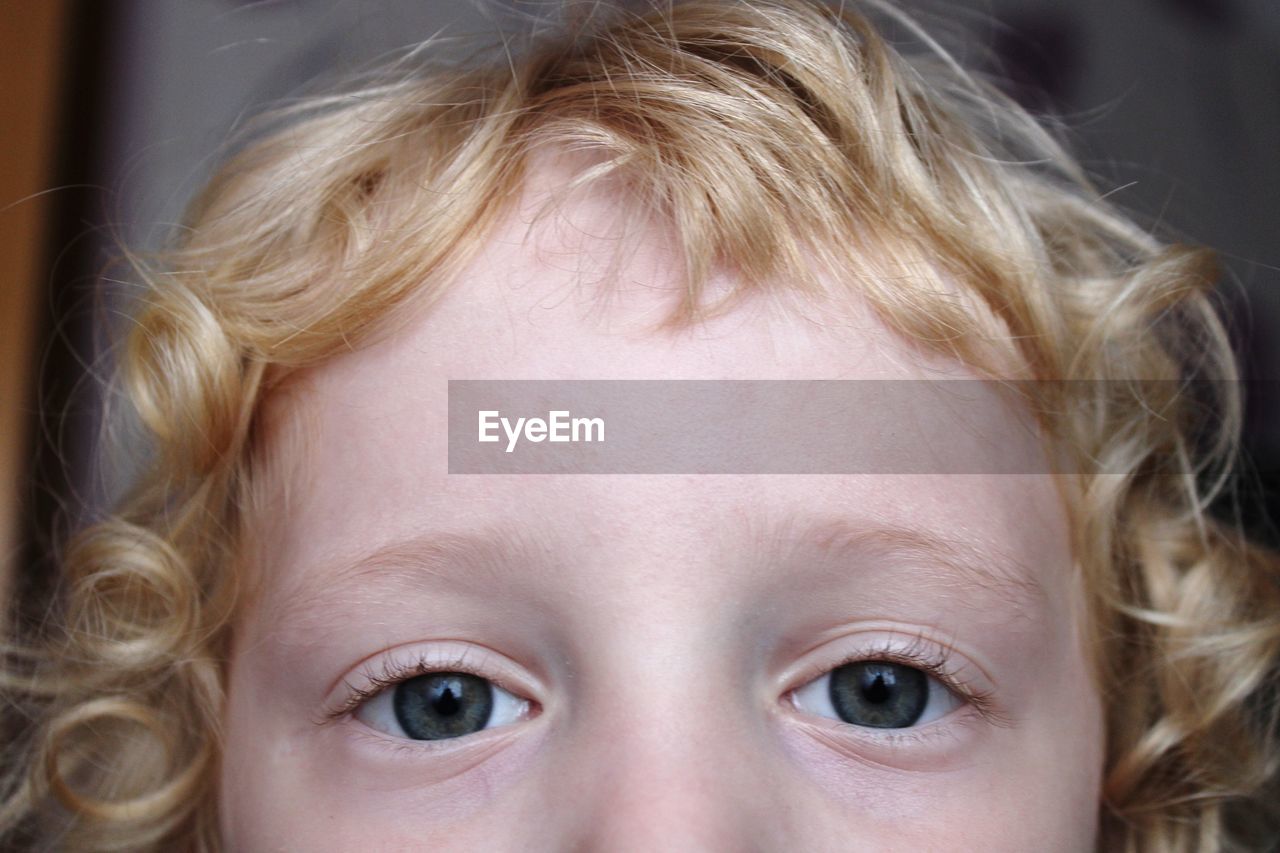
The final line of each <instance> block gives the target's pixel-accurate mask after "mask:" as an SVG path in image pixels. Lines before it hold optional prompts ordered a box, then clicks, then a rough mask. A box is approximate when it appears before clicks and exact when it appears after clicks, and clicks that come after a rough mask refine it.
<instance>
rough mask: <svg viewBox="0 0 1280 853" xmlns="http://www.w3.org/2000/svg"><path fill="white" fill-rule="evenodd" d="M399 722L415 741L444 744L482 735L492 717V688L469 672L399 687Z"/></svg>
mask: <svg viewBox="0 0 1280 853" xmlns="http://www.w3.org/2000/svg"><path fill="white" fill-rule="evenodd" d="M391 702H392V706H393V708H394V709H395V714H396V721H397V722H398V723H400V728H402V729H404V733H405V734H406V735H407V736H408V737H410V738H413V739H414V740H442V739H444V738H453V737H462V736H463V735H469V734H473V733H475V732H478V731H480V730H481V729H483V728H484V727H485V726H486V725H488V723H489V717H490V715H491V714H492V713H493V687H492V685H490V683H489V682H488V681H486V680H485V679H483V678H479V677H477V676H474V675H471V674H470V673H467V672H429V673H427V674H426V675H419V676H418V677H416V678H410V679H408V680H407V681H402V682H400V683H399V684H398V685H396V688H395V692H394V693H393V694H392V697H391Z"/></svg>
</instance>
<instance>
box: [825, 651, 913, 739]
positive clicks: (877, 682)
mask: <svg viewBox="0 0 1280 853" xmlns="http://www.w3.org/2000/svg"><path fill="white" fill-rule="evenodd" d="M830 695H831V705H832V707H833V708H835V711H836V715H837V716H839V717H840V719H841V720H843V721H844V722H846V723H852V724H853V725H855V726H867V727H869V728H877V729H904V728H908V727H910V726H912V725H914V724H915V722H916V721H917V720H919V719H920V717H921V716H922V715H923V714H924V710H925V707H926V706H927V705H928V704H929V679H928V677H927V676H926V675H925V674H924V673H923V672H921V671H920V670H918V669H916V668H915V667H911V666H905V665H903V664H899V663H891V662H889V661H855V662H853V663H847V664H845V665H844V666H841V667H837V668H836V669H834V670H832V671H831V687H830Z"/></svg>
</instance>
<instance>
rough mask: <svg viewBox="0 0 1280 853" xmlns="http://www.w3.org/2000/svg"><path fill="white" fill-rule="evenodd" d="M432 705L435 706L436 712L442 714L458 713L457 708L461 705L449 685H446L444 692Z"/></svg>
mask: <svg viewBox="0 0 1280 853" xmlns="http://www.w3.org/2000/svg"><path fill="white" fill-rule="evenodd" d="M432 706H433V707H434V708H435V710H436V713H437V714H443V715H445V716H452V715H454V714H456V713H458V708H460V707H462V705H461V703H460V702H458V698H457V697H456V696H454V695H453V689H452V688H451V687H446V688H445V689H444V693H442V694H441V695H440V698H439V699H437V700H436V701H435V702H434V703H432Z"/></svg>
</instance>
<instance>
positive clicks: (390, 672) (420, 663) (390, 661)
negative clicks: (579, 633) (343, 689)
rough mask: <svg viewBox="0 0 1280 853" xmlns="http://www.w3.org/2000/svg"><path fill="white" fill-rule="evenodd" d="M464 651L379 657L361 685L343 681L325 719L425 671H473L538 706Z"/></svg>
mask: <svg viewBox="0 0 1280 853" xmlns="http://www.w3.org/2000/svg"><path fill="white" fill-rule="evenodd" d="M468 657H469V655H468V653H467V651H463V652H460V653H455V654H449V655H447V656H437V655H431V654H427V653H418V654H416V655H415V657H414V659H413V660H412V661H411V662H409V663H408V664H403V663H400V662H398V661H396V660H395V659H394V658H392V657H385V658H383V659H382V664H381V669H380V670H379V671H378V672H377V673H376V674H375V673H373V672H366V673H365V675H364V680H365V681H367V684H366V685H365V686H360V687H357V686H354V685H352V684H351V683H350V682H348V683H347V691H348V692H347V696H346V698H345V699H343V700H342V703H341V704H340V705H338V706H337V707H336V708H334V709H333V710H331V711H328V712H326V713H325V714H324V720H325V721H336V720H339V719H342V718H343V717H347V716H351V715H352V714H354V713H355V712H356V710H358V709H359V708H360V706H361V705H363V704H364V703H365V702H368V701H369V700H371V699H373V698H374V697H375V696H377V695H378V694H380V693H382V692H383V691H384V690H391V689H394V688H395V687H396V686H397V685H399V684H402V683H404V682H406V681H408V680H409V679H411V678H417V677H418V676H419V675H429V674H430V673H433V672H465V673H468V674H469V675H474V676H476V677H477V678H483V679H484V680H485V681H490V682H492V683H494V684H496V685H497V686H499V687H501V688H502V689H503V690H506V691H507V692H509V693H511V694H513V695H515V696H519V697H520V698H521V699H523V700H524V701H525V702H527V703H528V704H529V709H530V711H534V710H535V709H536V708H537V707H538V703H537V702H535V701H534V700H532V699H530V698H528V697H527V696H525V695H524V691H522V690H520V689H518V688H515V687H512V686H511V685H509V684H507V683H505V681H504V680H503V679H502V678H500V677H495V676H494V675H493V674H492V673H491V672H490V673H488V674H487V673H486V671H487V670H491V669H492V667H485V666H476V665H475V664H473V663H472V662H471V661H469V660H468Z"/></svg>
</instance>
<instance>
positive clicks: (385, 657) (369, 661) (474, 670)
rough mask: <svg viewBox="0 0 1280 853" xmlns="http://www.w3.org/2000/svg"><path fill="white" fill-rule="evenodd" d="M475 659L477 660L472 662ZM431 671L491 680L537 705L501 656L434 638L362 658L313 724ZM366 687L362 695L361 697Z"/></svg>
mask: <svg viewBox="0 0 1280 853" xmlns="http://www.w3.org/2000/svg"><path fill="white" fill-rule="evenodd" d="M442 642H443V643H445V644H447V645H448V647H449V648H448V649H447V650H442V649H440V645H441V643H442ZM477 658H479V659H480V660H481V661H482V662H481V663H479V664H477V663H476V662H475V661H476V659H477ZM432 672H465V673H467V674H469V675H474V676H476V677H478V678H483V679H485V680H486V681H490V682H492V683H493V684H495V685H497V686H498V687H500V688H502V689H503V690H505V691H507V692H508V693H511V694H512V695H514V696H516V697H517V698H519V699H522V700H524V701H527V702H533V703H536V704H541V701H540V700H539V699H538V698H537V694H539V693H540V691H539V690H537V689H535V687H534V686H533V685H532V684H531V683H530V680H528V679H526V678H524V677H523V676H521V675H519V674H518V672H517V671H516V668H515V667H514V665H513V664H511V663H509V662H507V658H506V657H505V656H504V655H501V654H500V653H498V652H496V651H494V650H493V649H490V648H488V647H486V646H482V645H479V644H476V643H470V642H467V643H461V642H459V641H435V642H434V643H412V644H407V645H402V646H395V647H393V648H391V649H385V650H383V651H381V652H378V653H376V654H374V655H370V656H368V657H366V658H364V659H363V660H361V661H360V662H359V663H357V664H356V665H355V666H354V667H352V668H351V669H349V670H348V671H347V672H346V673H345V674H344V675H343V676H342V677H340V678H339V679H338V681H337V682H336V683H335V684H334V685H333V687H331V688H330V690H329V691H328V693H327V694H326V696H325V699H324V701H323V702H322V703H321V712H320V714H319V715H318V717H317V720H316V722H317V723H325V722H329V721H332V720H335V719H339V718H341V717H343V716H344V715H346V714H348V713H350V712H352V711H354V710H355V708H357V707H359V705H360V703H361V702H364V701H367V700H368V699H370V698H372V696H374V695H377V693H380V692H381V691H382V690H389V689H392V687H394V685H395V684H399V683H401V682H404V681H408V680H409V679H410V678H414V677H416V676H418V675H425V674H428V673H432ZM379 685H380V686H379ZM365 691H368V692H367V695H363V696H362V695H360V694H361V693H362V692H365Z"/></svg>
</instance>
